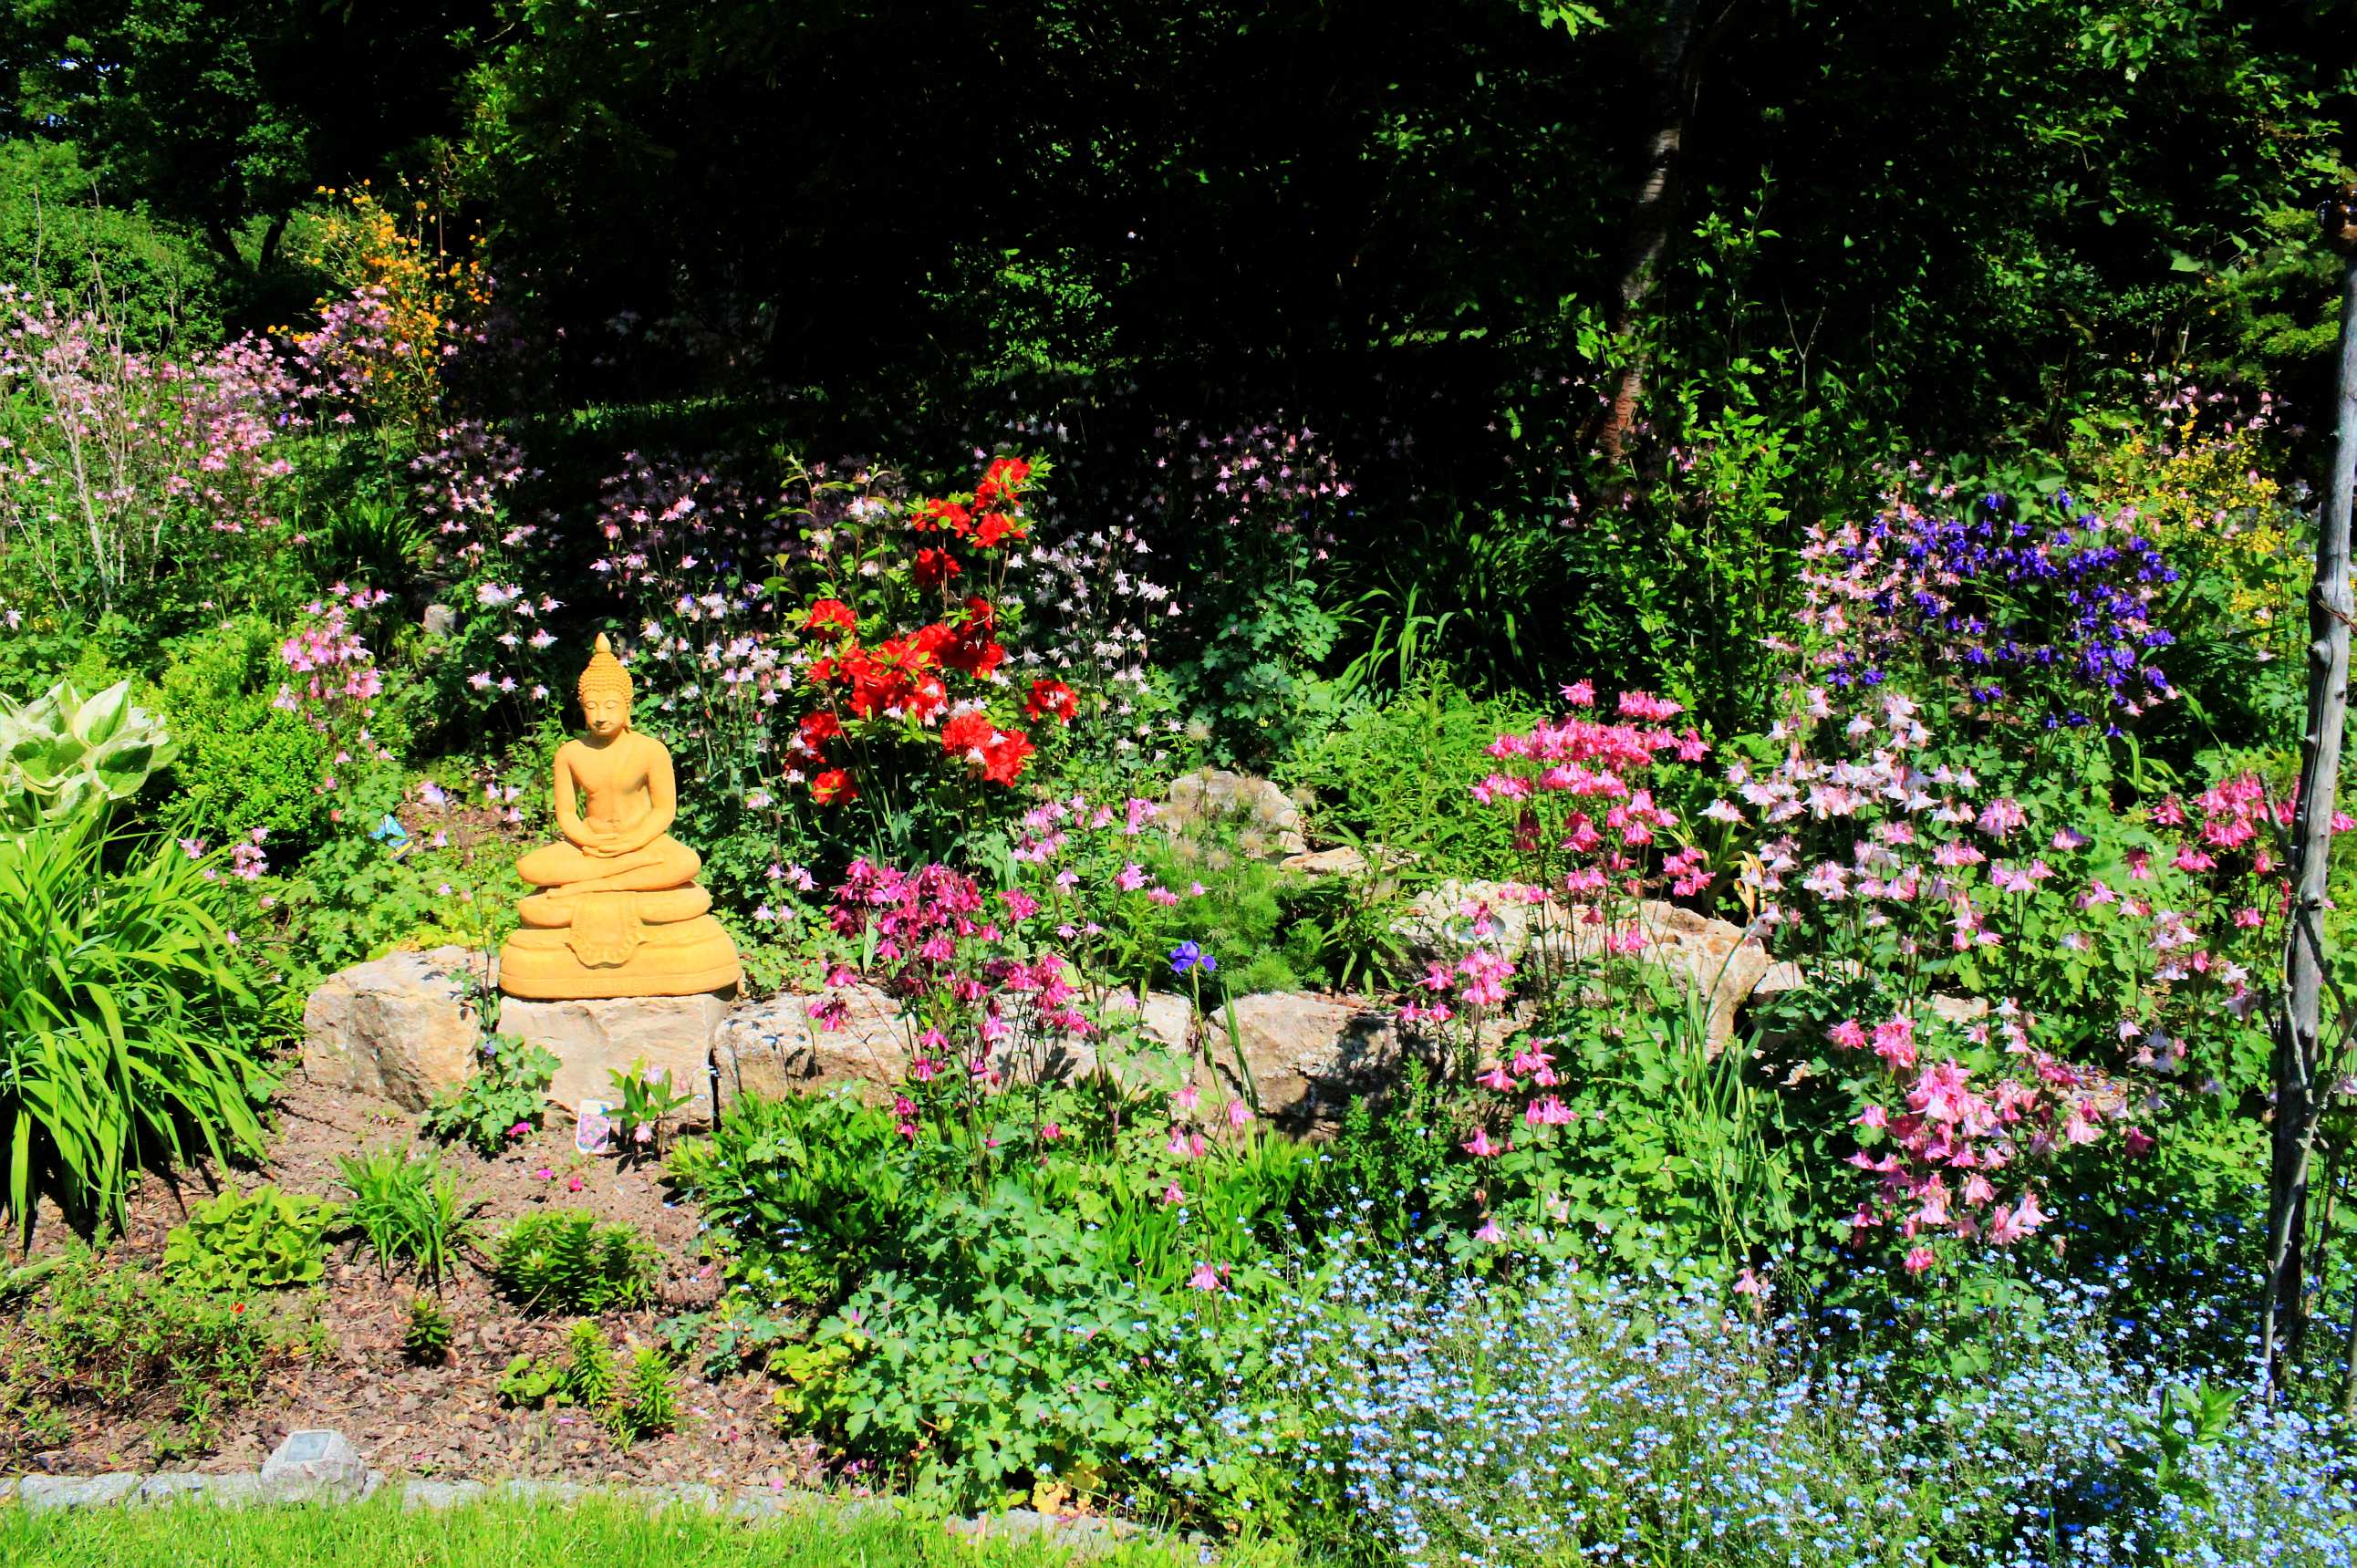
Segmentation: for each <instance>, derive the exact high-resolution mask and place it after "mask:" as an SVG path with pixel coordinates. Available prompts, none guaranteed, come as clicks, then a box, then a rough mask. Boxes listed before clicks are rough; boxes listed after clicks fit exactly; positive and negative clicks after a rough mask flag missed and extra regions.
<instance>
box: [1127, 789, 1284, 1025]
mask: <svg viewBox="0 0 2357 1568" xmlns="http://www.w3.org/2000/svg"><path fill="white" fill-rule="evenodd" d="M1137 842H1138V844H1139V848H1138V852H1137V854H1138V864H1139V865H1142V866H1144V867H1145V869H1146V871H1147V872H1148V873H1149V874H1150V875H1152V876H1153V877H1155V878H1156V879H1157V881H1159V882H1160V883H1161V884H1162V886H1166V887H1168V888H1170V889H1171V890H1172V891H1174V892H1176V893H1178V894H1179V902H1177V903H1176V904H1157V903H1154V902H1152V901H1150V900H1147V899H1143V898H1127V899H1124V900H1122V901H1121V902H1120V903H1119V904H1117V905H1115V906H1114V908H1115V910H1116V912H1117V913H1116V923H1118V924H1119V925H1120V926H1121V928H1122V930H1121V933H1120V934H1121V937H1122V939H1123V940H1122V950H1123V952H1124V953H1125V954H1126V955H1127V963H1126V966H1125V972H1124V974H1123V976H1122V978H1124V979H1125V980H1127V981H1129V982H1131V983H1141V982H1142V983H1146V984H1148V985H1157V986H1161V987H1164V988H1166V989H1167V988H1168V987H1170V986H1172V985H1174V984H1176V983H1177V982H1176V981H1174V979H1173V977H1172V975H1171V972H1170V950H1171V949H1172V948H1175V947H1177V946H1178V945H1179V943H1180V942H1189V941H1191V942H1194V943H1196V944H1198V945H1199V946H1200V947H1201V948H1202V949H1203V950H1204V951H1206V952H1209V953H1211V954H1212V955H1213V956H1214V957H1215V958H1216V959H1217V960H1218V961H1219V965H1220V968H1219V970H1218V971H1217V974H1218V977H1219V980H1218V984H1219V986H1220V987H1221V988H1222V990H1224V991H1225V992H1226V993H1231V994H1233V995H1238V996H1247V995H1251V994H1253V993H1255V992H1263V991H1297V990H1299V989H1300V988H1301V985H1302V976H1301V974H1300V973H1299V972H1297V970H1296V969H1295V968H1294V966H1293V963H1292V961H1291V960H1290V958H1289V957H1288V956H1287V954H1286V951H1285V950H1284V947H1283V942H1282V939H1281V938H1280V936H1279V933H1280V932H1281V931H1282V930H1283V929H1284V928H1285V925H1286V906H1285V902H1284V895H1286V893H1287V892H1289V891H1291V886H1292V883H1293V881H1294V878H1293V877H1292V876H1291V875H1290V874H1288V873H1286V872H1284V871H1280V870H1279V869H1277V868H1276V867H1275V866H1274V865H1269V864H1268V863H1266V862H1265V861H1262V860H1258V859H1255V858H1254V857H1253V856H1251V855H1249V854H1244V853H1243V851H1242V850H1241V849H1239V848H1238V847H1237V845H1236V842H1235V836H1234V834H1233V833H1232V832H1228V831H1226V830H1224V829H1222V828H1211V829H1209V830H1206V831H1204V832H1200V834H1196V833H1190V834H1189V835H1188V836H1187V837H1185V838H1181V839H1177V840H1170V839H1165V838H1162V837H1160V836H1159V835H1157V836H1156V837H1154V838H1152V839H1150V840H1149V839H1140V840H1139V841H1137ZM1199 886H1200V888H1202V892H1201V893H1200V894H1198V893H1196V892H1194V889H1195V888H1196V887H1199ZM1211 1002H1212V998H1211V996H1210V995H1209V994H1208V993H1207V994H1206V996H1205V1003H1206V1004H1207V1005H1209V1004H1211Z"/></svg>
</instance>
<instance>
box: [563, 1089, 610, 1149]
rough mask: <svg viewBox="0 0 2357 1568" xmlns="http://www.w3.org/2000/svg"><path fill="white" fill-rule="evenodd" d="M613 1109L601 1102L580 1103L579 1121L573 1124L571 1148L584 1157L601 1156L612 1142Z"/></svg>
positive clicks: (586, 1101)
mask: <svg viewBox="0 0 2357 1568" xmlns="http://www.w3.org/2000/svg"><path fill="white" fill-rule="evenodd" d="M613 1109H614V1108H613V1107H612V1106H611V1105H609V1104H608V1103H607V1102H606V1101H602V1100H585V1101H582V1102H581V1111H580V1120H578V1121H576V1122H574V1124H573V1146H574V1148H575V1149H576V1150H578V1151H579V1152H580V1153H582V1154H585V1155H602V1154H604V1153H605V1152H606V1150H607V1148H608V1146H609V1145H611V1144H612V1143H613V1141H614V1123H613V1121H612V1119H611V1118H610V1117H609V1116H608V1112H610V1111H612V1110H613Z"/></svg>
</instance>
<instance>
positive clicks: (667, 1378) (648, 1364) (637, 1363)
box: [606, 1345, 679, 1443]
mask: <svg viewBox="0 0 2357 1568" xmlns="http://www.w3.org/2000/svg"><path fill="white" fill-rule="evenodd" d="M678 1422H679V1391H678V1389H676V1388H675V1387H673V1383H672V1368H671V1361H670V1359H668V1358H667V1357H665V1356H664V1355H663V1353H662V1350H661V1349H660V1348H657V1347H655V1346H652V1345H641V1346H640V1347H639V1348H637V1349H635V1350H633V1351H631V1352H630V1370H629V1372H628V1373H627V1374H626V1375H625V1376H624V1377H623V1379H622V1385H621V1387H620V1388H619V1390H618V1391H616V1393H615V1396H614V1402H613V1403H612V1404H611V1405H610V1406H608V1409H607V1412H606V1425H607V1427H608V1430H609V1431H611V1432H612V1433H613V1434H614V1435H615V1436H617V1437H619V1438H620V1439H621V1440H622V1441H623V1442H625V1443H637V1442H639V1441H640V1440H641V1439H644V1438H648V1437H652V1436H655V1435H656V1434H660V1433H665V1432H669V1431H670V1430H671V1429H672V1428H673V1426H675V1425H677V1424H678Z"/></svg>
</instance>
